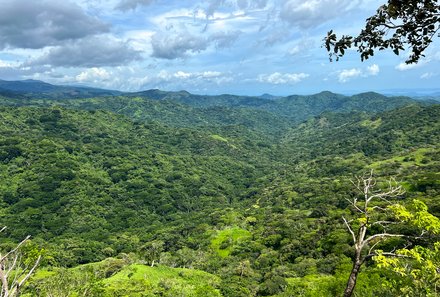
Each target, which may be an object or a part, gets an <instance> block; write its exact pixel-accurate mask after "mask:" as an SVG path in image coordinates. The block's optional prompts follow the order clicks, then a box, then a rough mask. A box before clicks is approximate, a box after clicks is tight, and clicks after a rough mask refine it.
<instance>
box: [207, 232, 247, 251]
mask: <svg viewBox="0 0 440 297" xmlns="http://www.w3.org/2000/svg"><path fill="white" fill-rule="evenodd" d="M251 236H252V234H251V232H249V231H247V230H244V229H241V228H238V227H234V228H230V229H224V230H221V231H219V232H218V233H217V234H216V236H215V237H214V238H213V239H212V240H211V248H212V249H214V250H215V251H216V252H217V253H218V255H219V256H220V257H227V256H229V254H230V253H231V251H232V249H233V246H234V245H236V244H238V243H239V242H240V241H243V240H246V239H248V238H250V237H251Z"/></svg>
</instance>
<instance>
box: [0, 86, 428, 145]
mask: <svg viewBox="0 0 440 297" xmlns="http://www.w3.org/2000/svg"><path fill="white" fill-rule="evenodd" d="M0 85H1V84H0ZM5 85H7V84H6V83H5ZM23 85H24V86H23ZM0 87H1V86H0ZM8 88H9V90H10V91H14V92H19V93H17V94H19V95H17V96H11V94H9V93H7V92H6V93H3V97H2V96H1V92H0V104H2V105H11V106H40V107H50V106H62V107H65V108H74V109H80V110H108V111H112V112H114V113H118V114H123V115H126V116H128V117H130V118H132V119H134V120H137V121H143V122H159V123H163V124H166V125H169V126H173V127H187V128H194V127H209V128H216V129H215V130H218V129H222V127H223V128H224V127H230V126H235V127H244V128H245V129H250V130H252V131H253V132H255V133H259V134H260V136H259V137H262V138H268V137H269V138H271V139H272V140H275V139H280V138H281V137H282V136H283V135H284V133H285V132H286V131H287V130H288V129H289V128H290V127H292V126H295V125H297V124H299V123H301V122H303V121H305V120H307V119H309V118H311V117H314V116H318V115H320V114H321V113H323V112H343V113H345V112H351V111H363V112H369V113H374V112H381V111H385V110H390V109H394V108H397V107H400V106H405V105H408V104H423V105H426V104H432V102H428V101H416V100H414V99H411V98H408V97H386V96H383V95H380V94H377V93H373V92H370V93H362V94H358V95H354V96H343V95H339V94H334V93H331V92H321V93H318V94H315V95H310V96H298V95H295V96H289V97H279V98H275V99H265V98H264V97H246V96H234V95H220V96H201V95H193V94H190V93H188V92H186V91H181V92H165V91H160V90H149V91H145V92H138V93H125V94H122V95H121V94H119V95H115V96H105V95H108V93H106V91H105V90H97V92H98V93H96V96H95V97H93V98H89V97H90V96H92V95H93V94H94V93H93V92H92V91H95V90H92V89H88V90H86V91H90V92H89V93H87V94H85V93H82V91H83V89H81V88H79V89H78V88H75V90H76V91H75V90H71V93H69V92H70V91H69V92H67V93H63V94H64V95H63V94H61V93H62V92H63V90H64V89H63V87H58V86H52V85H49V84H46V83H42V82H38V81H25V82H8ZM108 92H112V91H108ZM71 94H74V96H73V97H72V96H70V95H71ZM81 95H83V97H81ZM98 95H99V96H98ZM222 130H224V129H222Z"/></svg>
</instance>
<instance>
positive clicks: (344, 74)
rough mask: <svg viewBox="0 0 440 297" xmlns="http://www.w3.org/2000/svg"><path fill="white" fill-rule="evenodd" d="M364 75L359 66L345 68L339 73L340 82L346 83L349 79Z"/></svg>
mask: <svg viewBox="0 0 440 297" xmlns="http://www.w3.org/2000/svg"><path fill="white" fill-rule="evenodd" d="M361 75H362V70H360V69H359V68H352V69H344V70H342V71H341V72H339V74H338V79H339V82H341V83H345V82H347V81H349V80H350V79H352V78H355V77H359V76H361Z"/></svg>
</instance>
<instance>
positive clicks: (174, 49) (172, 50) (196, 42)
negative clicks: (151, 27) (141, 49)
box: [151, 33, 208, 60]
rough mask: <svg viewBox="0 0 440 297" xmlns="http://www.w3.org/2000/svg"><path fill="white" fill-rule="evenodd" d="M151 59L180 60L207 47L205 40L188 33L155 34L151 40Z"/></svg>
mask: <svg viewBox="0 0 440 297" xmlns="http://www.w3.org/2000/svg"><path fill="white" fill-rule="evenodd" d="M151 45H152V47H153V54H152V56H153V57H156V58H162V59H169V60H173V59H177V58H182V57H184V56H185V55H187V54H189V53H197V52H200V51H202V50H205V49H206V48H207V47H208V41H207V39H206V38H203V37H200V36H195V35H192V34H190V33H186V34H178V35H167V34H166V33H156V34H155V35H153V37H152V38H151Z"/></svg>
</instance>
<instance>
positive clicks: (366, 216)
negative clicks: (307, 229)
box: [342, 171, 404, 297]
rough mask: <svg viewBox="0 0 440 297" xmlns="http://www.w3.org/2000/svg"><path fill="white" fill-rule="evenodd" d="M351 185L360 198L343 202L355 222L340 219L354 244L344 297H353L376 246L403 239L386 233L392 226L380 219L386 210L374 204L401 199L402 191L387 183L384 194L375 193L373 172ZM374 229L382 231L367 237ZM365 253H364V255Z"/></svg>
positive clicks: (390, 182) (397, 235)
mask: <svg viewBox="0 0 440 297" xmlns="http://www.w3.org/2000/svg"><path fill="white" fill-rule="evenodd" d="M352 183H353V184H354V185H355V187H356V189H357V190H358V191H359V192H360V193H361V194H362V199H361V200H360V201H359V200H358V196H355V197H354V198H352V199H351V200H350V199H347V200H348V201H349V202H350V205H351V207H352V208H353V211H354V212H355V213H356V214H357V217H356V219H353V220H347V219H346V218H345V217H343V218H342V219H343V221H344V224H345V226H346V227H347V229H348V231H349V232H350V234H351V236H352V239H353V244H354V257H353V267H352V269H351V273H350V276H349V278H348V281H347V286H346V288H345V291H344V297H350V296H351V295H352V294H353V290H354V288H355V286H356V280H357V277H358V274H359V271H360V268H361V266H362V265H363V264H364V262H365V260H367V259H368V258H370V257H372V256H374V255H375V248H376V246H377V244H379V243H380V242H381V241H383V240H385V239H389V238H392V237H403V236H404V235H402V234H393V233H388V232H387V226H388V225H390V224H392V223H393V222H392V221H388V220H382V219H381V218H380V215H381V214H383V213H384V212H386V209H385V208H382V207H380V206H379V205H377V202H380V201H385V202H386V203H389V201H388V199H389V198H392V197H397V196H400V195H402V194H403V193H404V191H403V189H402V187H401V186H398V185H396V183H395V182H394V181H393V180H390V181H389V182H388V189H387V190H381V189H376V186H377V181H376V179H375V178H374V177H373V171H370V173H368V174H365V175H363V176H361V177H356V180H352ZM373 204H376V205H373ZM377 226H378V227H379V228H380V229H382V231H381V232H377V233H374V234H369V231H370V230H371V229H374V228H376V227H377ZM367 249H368V252H367V253H365V251H366V250H367Z"/></svg>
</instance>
